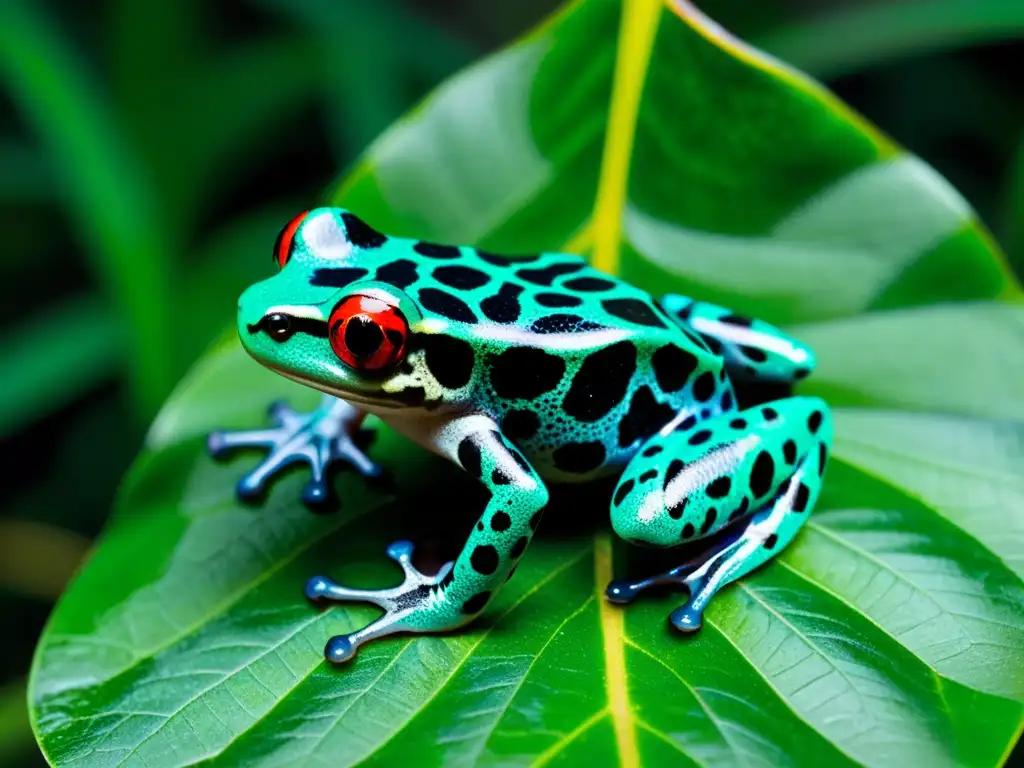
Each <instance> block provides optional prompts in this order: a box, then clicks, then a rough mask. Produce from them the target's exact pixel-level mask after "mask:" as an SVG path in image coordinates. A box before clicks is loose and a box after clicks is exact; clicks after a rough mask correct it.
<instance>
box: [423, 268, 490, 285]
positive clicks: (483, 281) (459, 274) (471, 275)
mask: <svg viewBox="0 0 1024 768" xmlns="http://www.w3.org/2000/svg"><path fill="white" fill-rule="evenodd" d="M433 274H434V279H435V280H437V282H439V283H443V284H444V285H447V286H448V287H449V288H457V289H459V290H462V291H471V290H473V289H474V288H480V287H482V286H484V285H487V283H489V282H490V281H491V278H490V277H488V276H487V274H485V273H484V272H481V271H480V270H479V269H473V268H472V267H465V266H462V265H461V264H445V265H444V266H441V267H438V268H437V269H435V270H434V273H433Z"/></svg>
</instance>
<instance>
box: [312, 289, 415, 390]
mask: <svg viewBox="0 0 1024 768" xmlns="http://www.w3.org/2000/svg"><path fill="white" fill-rule="evenodd" d="M327 327H328V337H329V339H330V342H331V348H332V349H333V350H334V353H335V354H336V355H337V356H338V357H339V358H340V359H341V361H342V362H343V363H345V365H347V366H349V367H350V368H355V369H356V370H359V371H365V372H371V373H372V372H383V371H385V370H387V369H389V368H391V367H393V366H394V365H396V364H397V363H398V362H399V361H400V360H401V359H402V358H403V357H404V356H405V346H406V338H407V336H408V334H409V326H408V324H407V323H406V320H405V316H404V315H403V314H402V313H401V311H400V310H399V309H398V308H397V307H395V306H392V305H391V304H389V303H387V302H386V301H384V300H383V299H380V298H377V297H376V296H363V295H360V294H356V295H352V296H348V297H346V298H344V299H342V300H341V301H340V302H338V304H337V306H335V307H334V310H333V311H332V312H331V317H330V320H328V323H327Z"/></svg>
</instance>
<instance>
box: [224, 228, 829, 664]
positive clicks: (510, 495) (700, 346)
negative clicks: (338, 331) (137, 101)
mask: <svg viewBox="0 0 1024 768" xmlns="http://www.w3.org/2000/svg"><path fill="white" fill-rule="evenodd" d="M353 294H360V295H374V296H377V297H386V298H387V300H388V301H389V302H390V303H392V304H394V305H396V306H397V307H398V308H399V309H400V311H401V313H402V314H403V315H404V317H405V319H406V320H407V321H408V325H409V335H408V337H407V348H406V354H405V356H404V359H403V360H400V361H396V364H395V365H394V366H393V367H391V368H390V369H389V370H387V371H383V372H379V373H376V374H372V375H367V374H365V373H361V372H360V371H358V370H356V369H355V368H353V367H350V366H348V365H346V364H345V363H344V362H342V360H341V359H340V358H339V357H338V355H337V354H336V353H335V351H334V350H333V349H332V347H331V345H330V343H329V341H328V338H327V320H328V318H329V317H330V315H331V311H332V309H333V308H334V307H336V306H337V305H338V304H339V303H340V302H341V301H342V300H344V299H345V298H346V297H348V296H351V295H353ZM272 315H286V316H288V317H289V318H290V319H291V325H290V326H289V328H290V330H289V332H288V333H286V334H282V335H279V336H278V337H275V336H274V335H272V334H271V333H268V332H267V328H268V327H269V326H268V325H267V323H268V322H269V321H268V320H267V319H266V318H269V317H270V316H272ZM239 334H240V336H241V338H242V341H243V344H244V345H245V348H246V349H247V350H248V351H249V352H250V354H252V355H253V357H255V358H256V359H257V360H259V361H260V362H262V363H263V364H264V365H267V366H268V367H270V368H272V369H273V370H276V371H278V372H280V373H282V374H284V375H287V376H289V377H290V378H293V379H296V380H298V381H301V382H303V383H306V384H308V385H310V386H313V387H316V388H318V389H320V390H322V391H324V392H326V393H328V394H329V395H334V396H336V397H338V398H343V399H344V400H345V401H347V403H348V404H350V405H345V404H341V405H332V404H331V401H326V402H325V405H324V406H323V408H322V409H321V411H320V412H319V413H318V414H314V415H313V416H312V417H299V416H298V415H296V414H292V413H291V412H285V413H284V415H283V416H282V415H281V414H280V413H279V414H278V419H277V420H278V422H279V426H278V431H276V432H275V431H274V430H265V431H257V432H252V433H245V434H243V435H241V436H239V435H237V434H236V435H225V434H219V433H218V434H217V435H214V436H211V447H212V448H213V449H214V450H215V452H217V453H219V452H221V450H223V449H224V448H225V447H234V446H236V445H247V444H260V445H265V446H268V447H270V448H271V456H270V457H268V461H267V462H264V464H263V465H261V466H260V467H259V468H257V470H256V471H255V472H254V473H253V475H252V476H250V477H249V478H247V479H246V480H244V481H243V484H242V486H241V487H240V492H245V493H248V492H249V491H252V490H253V489H254V488H256V489H258V488H259V487H262V484H263V482H264V481H265V480H266V479H267V477H269V476H270V475H271V474H273V472H274V471H276V469H277V468H278V467H279V466H281V465H283V464H284V463H287V462H288V461H291V460H296V459H304V460H307V461H309V463H310V464H311V465H312V466H313V468H314V474H315V476H316V475H317V473H319V476H321V477H322V475H323V469H324V467H325V465H326V464H327V463H328V462H329V461H330V460H333V459H336V458H340V459H344V460H347V461H349V462H351V463H353V464H355V465H356V466H357V468H360V469H361V470H362V471H364V473H366V474H374V473H375V472H376V471H377V469H376V467H375V465H374V464H373V463H372V462H371V461H370V460H369V459H368V458H366V457H365V455H363V454H362V452H361V451H359V450H358V449H357V448H355V447H354V445H352V444H351V441H350V440H349V439H348V438H349V436H350V432H351V428H350V427H352V426H353V425H355V426H357V425H358V421H359V416H358V411H364V412H370V413H375V414H377V415H378V416H380V417H381V418H383V419H384V420H386V421H387V422H388V423H389V424H391V425H392V426H393V427H394V428H396V429H397V430H398V431H400V432H403V433H405V434H407V435H409V436H410V437H412V438H413V439H415V440H417V441H418V442H420V443H421V444H423V445H424V446H426V447H428V448H429V449H431V450H434V451H436V452H438V453H440V454H442V455H444V456H446V457H448V458H450V459H451V460H452V461H454V462H456V463H458V464H459V465H460V466H462V467H463V468H464V469H466V471H468V472H470V473H471V474H472V475H474V476H475V477H477V478H478V479H479V480H480V481H481V482H482V483H483V484H484V485H485V486H486V487H487V488H488V490H489V491H490V493H491V498H490V501H489V503H488V504H487V508H486V509H485V510H484V513H483V515H482V517H481V518H480V522H479V523H478V524H477V526H476V527H475V528H474V530H473V532H472V534H471V536H470V538H469V541H468V542H467V543H466V546H465V548H464V549H463V551H462V553H461V554H460V555H459V557H458V559H457V560H456V561H455V562H454V564H451V565H450V567H449V566H446V567H445V568H444V569H442V572H441V573H440V574H438V576H436V577H426V576H423V575H422V574H420V573H418V572H417V571H415V569H413V568H412V566H411V564H410V562H409V553H410V552H411V545H409V544H407V543H404V542H400V543H398V544H397V545H395V546H393V547H392V549H391V550H390V551H389V554H390V555H391V556H392V557H394V558H395V559H396V560H398V561H399V563H400V564H401V565H402V567H403V568H404V569H405V571H406V577H407V578H406V582H405V583H404V584H403V585H401V586H399V587H396V588H394V589H391V590H383V591H362V590H352V589H348V588H345V587H341V586H339V585H337V584H334V583H333V582H331V581H330V580H329V579H326V578H324V577H318V578H315V579H313V580H311V581H310V583H309V585H308V586H307V594H308V595H309V597H310V598H312V599H315V600H330V599H334V600H368V601H370V602H374V603H377V604H378V605H381V606H382V607H383V608H384V609H385V615H384V616H382V617H381V619H379V620H378V621H377V622H374V623H373V624H371V625H370V626H369V627H367V628H365V629H364V630H360V631H359V632H356V633H353V634H352V635H345V636H338V637H335V638H332V639H331V641H330V642H329V643H328V646H327V657H328V658H329V659H331V660H333V661H344V660H346V659H349V658H351V657H352V655H353V654H354V653H355V650H356V648H357V647H358V645H359V644H360V643H362V642H364V641H366V640H368V639H370V638H373V637H378V636H380V635H384V634H390V633H392V632H396V631H416V632H432V631H441V630H445V629H450V628H453V627H456V626H459V625H460V624H463V623H465V622H467V621H469V620H471V619H472V618H473V617H474V616H476V615H477V614H479V613H480V611H482V610H483V608H484V606H485V605H486V604H487V603H488V601H489V600H490V599H491V598H492V597H493V596H494V594H495V593H496V592H497V591H498V589H499V588H500V587H501V585H502V584H503V583H504V582H505V581H506V580H507V579H508V578H509V577H510V576H511V573H512V571H513V570H514V568H515V565H516V563H517V562H518V560H519V558H520V557H522V555H523V553H524V551H525V550H526V546H527V544H528V543H529V540H530V538H531V536H532V534H533V532H534V530H535V529H536V526H537V523H538V521H539V519H540V515H541V513H542V511H543V509H544V506H545V505H546V503H547V499H548V492H547V489H546V487H545V480H548V481H558V482H583V481H587V480H591V479H593V478H595V477H598V476H601V475H606V474H609V473H620V474H621V477H620V479H619V481H618V485H617V487H616V490H615V493H614V496H613V500H612V507H611V513H612V523H613V526H614V529H615V531H616V532H617V533H618V534H619V535H620V536H622V537H624V538H625V539H627V540H629V541H633V542H637V543H644V544H650V545H656V546H663V547H668V546H674V545H678V544H683V543H685V542H687V541H691V540H694V539H698V538H701V537H704V536H708V535H711V534H714V533H715V532H717V531H719V530H720V529H722V528H723V527H725V526H727V525H728V524H729V523H731V522H734V521H736V523H737V525H736V536H734V537H733V538H732V539H731V541H729V542H728V543H726V544H725V545H723V546H722V547H721V548H720V549H719V550H717V551H716V552H714V553H713V554H712V555H710V556H709V557H708V558H707V560H706V561H704V562H703V563H700V564H698V565H695V566H687V567H683V568H680V569H676V570H674V571H672V572H670V573H668V574H664V575H663V576H660V577H657V578H655V579H651V580H646V581H641V582H636V583H628V582H616V583H613V584H612V585H610V586H609V590H608V597H609V599H610V600H612V601H614V602H628V601H629V600H631V599H632V598H633V597H634V596H635V595H636V594H637V593H638V592H640V591H641V590H643V589H644V588H646V587H647V586H650V585H651V584H655V583H663V582H666V581H679V582H683V583H685V584H686V586H687V587H688V588H689V591H690V599H689V600H688V602H687V603H686V605H684V606H683V607H682V608H680V609H679V610H677V611H676V612H675V613H674V614H673V615H672V621H673V623H674V624H675V625H676V626H677V627H678V628H680V629H683V630H692V629H696V628H697V627H698V626H699V624H700V615H701V613H702V611H703V609H704V607H705V605H706V604H707V602H708V600H709V599H710V598H711V596H713V595H714V593H715V592H716V591H717V590H718V589H720V588H721V587H722V586H723V585H724V584H726V583H728V582H729V581H732V580H734V579H736V578H739V577H740V576H742V575H743V574H745V573H747V572H749V571H750V570H751V569H753V568H755V567H757V566H758V565H760V564H761V563H763V562H764V561H766V560H768V559H769V558H771V557H772V556H774V555H775V554H776V553H777V552H779V551H780V550H781V549H782V548H784V547H785V546H786V544H788V543H789V541H790V540H791V539H792V538H793V536H794V535H795V534H796V532H797V530H798V529H799V528H800V526H801V525H802V524H803V522H804V520H806V518H807V515H808V514H809V513H810V511H811V509H812V507H813V505H814V502H815V500H816V499H817V496H818V492H819V489H820V485H821V478H822V476H823V474H824V468H825V463H826V459H827V455H828V450H829V446H830V442H831V438H832V431H831V419H830V416H829V410H828V407H827V405H826V404H825V403H824V402H822V401H821V400H819V399H817V398H808V397H793V398H786V399H783V400H779V401H776V402H773V403H770V404H769V405H765V406H759V407H757V408H753V409H749V410H746V411H738V410H737V405H736V400H735V396H734V393H733V388H732V381H733V380H734V379H737V378H744V379H748V380H753V381H762V380H763V381H776V382H787V381H793V380H795V379H798V378H802V377H804V376H806V375H808V374H809V373H810V372H811V370H812V369H813V367H814V358H813V355H812V353H811V351H810V350H809V349H807V348H806V347H805V346H803V345H802V344H800V343H799V342H797V341H795V340H794V339H792V338H790V337H788V336H787V335H785V334H784V333H782V332H781V331H779V330H778V329H776V328H774V327H772V326H770V325H768V324H766V323H762V322H760V321H756V320H749V319H746V318H742V317H738V316H736V315H734V314H732V313H731V312H729V311H728V310H726V309H724V308H721V307H716V306H713V305H710V304H705V303H700V302H694V301H692V300H690V299H687V298H684V297H681V296H668V297H665V298H664V299H662V300H661V302H660V303H659V302H655V301H654V300H653V299H652V298H651V297H650V296H649V295H648V294H646V293H645V292H643V291H641V290H639V289H637V288H635V287H633V286H631V285H628V284H626V283H623V282H621V281H619V280H617V279H615V278H613V277H609V276H607V275H604V274H602V273H599V272H597V271H596V270H594V269H592V268H590V267H589V266H587V265H586V263H585V262H584V261H583V260H582V259H580V258H579V257H576V256H568V255H564V254H542V255H540V256H532V257H519V258H514V257H513V258H505V257H497V256H493V255H490V254H486V253H481V252H479V251H477V250H475V249H472V248H456V247H451V246H438V245H433V244H429V243H422V242H418V241H415V240H406V239H398V238H388V237H386V236H384V235H382V234H380V233H377V232H375V231H374V230H372V229H371V228H370V227H369V226H367V225H366V224H365V223H364V222H362V221H360V220H359V219H358V218H356V217H355V216H354V215H352V214H351V213H348V212H346V211H342V210H339V209H330V208H321V209H317V210H314V211H311V212H310V213H309V214H308V215H307V216H306V218H305V219H304V220H303V221H302V224H301V226H300V227H299V228H298V229H297V232H296V234H295V238H294V244H293V246H292V247H291V251H290V255H289V258H288V261H287V264H286V265H285V266H284V268H283V269H282V270H281V271H280V272H279V273H278V274H276V275H275V276H273V277H271V278H270V279H268V280H266V281H264V282H261V283H259V284H257V285H254V286H253V287H251V288H250V289H249V290H247V291H246V292H245V294H244V295H243V296H242V298H241V300H240V302H239ZM353 406H354V407H353ZM332 409H333V415H331V414H332ZM357 409H358V410H357ZM303 418H304V419H305V421H302V419H303ZM338 424H341V425H342V427H341V428H339V427H338V426H337V425H338ZM318 435H319V437H318ZM324 435H327V437H326V438H325V437H324ZM254 436H259V437H260V438H261V441H260V440H256V439H255V438H254ZM318 439H319V442H317V440H318ZM310 446H313V449H310ZM332 450H333V451H334V452H333V453H332ZM254 477H255V480H254V479H253V478H254ZM314 479H316V477H314ZM247 481H248V482H249V485H248V486H246V485H245V483H246V482H247ZM243 495H244V493H243ZM740 521H741V522H740Z"/></svg>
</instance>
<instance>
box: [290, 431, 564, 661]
mask: <svg viewBox="0 0 1024 768" xmlns="http://www.w3.org/2000/svg"><path fill="white" fill-rule="evenodd" d="M431 423H434V424H435V425H436V428H435V429H434V431H433V432H431V431H430V430H429V429H428V426H429V424H431ZM402 426H403V427H404V428H405V429H406V430H409V431H410V432H412V433H415V434H418V437H419V439H421V440H423V442H424V443H426V444H430V445H432V446H433V447H434V449H435V450H437V451H438V452H439V453H441V454H443V455H444V456H446V457H448V458H450V459H451V460H452V461H453V462H455V463H457V464H458V465H459V466H461V467H462V468H463V469H465V470H466V471H467V472H468V473H469V474H471V475H472V476H473V477H475V478H477V479H478V480H480V482H482V483H483V484H484V485H485V486H486V487H487V489H488V490H489V491H490V494H491V497H490V499H489V501H488V503H487V507H486V509H485V510H484V513H483V515H481V517H480V519H479V520H478V522H477V524H476V526H475V527H474V528H473V531H472V532H471V533H470V536H469V540H468V541H467V542H466V544H465V545H464V547H463V549H462V552H461V553H460V554H459V556H458V558H457V559H456V560H455V561H454V563H449V564H448V565H446V566H445V568H443V569H442V570H441V572H440V573H439V574H438V575H437V576H434V577H427V576H424V575H423V574H420V573H419V572H418V571H416V570H415V569H414V568H412V566H411V564H410V563H409V562H403V561H402V560H401V557H402V556H405V557H406V558H407V557H408V555H409V554H410V553H411V545H409V544H408V543H407V542H399V543H398V544H395V545H392V549H394V548H395V547H398V548H399V551H398V552H397V554H394V553H392V552H391V551H390V550H389V554H390V555H391V556H392V557H394V558H395V559H398V560H399V562H400V563H402V565H403V569H404V570H405V575H406V579H405V581H404V582H403V583H402V584H401V585H399V586H398V587H393V588H390V589H385V590H359V589H350V588H348V587H343V586H340V585H338V584H335V583H334V582H332V581H330V580H329V579H326V578H324V577H316V578H314V579H312V580H311V581H310V582H309V585H308V587H307V594H308V595H309V596H310V598H311V599H315V600H337V601H343V602H348V601H362V602H370V603H374V604H376V605H379V606H381V607H383V608H384V609H385V614H384V616H382V617H381V618H380V619H378V620H377V621H375V622H373V623H372V624H370V625H369V626H367V627H364V628H363V629H361V630H359V631H357V632H353V633H351V634H348V635H338V636H336V637H333V638H331V640H329V641H328V643H327V646H326V648H325V655H326V657H327V658H328V660H330V661H333V662H343V661H347V660H349V659H351V658H352V657H353V656H354V655H355V653H356V651H357V650H358V648H359V646H360V645H361V644H362V643H365V642H366V641H368V640H371V639H374V638H378V637H383V636H385V635H390V634H394V633H396V632H420V633H423V632H443V631H446V630H450V629H454V628H456V627H459V626H461V625H463V624H466V623H468V622H470V621H472V620H473V619H474V618H475V617H476V616H477V615H478V614H479V613H480V612H481V611H482V610H483V609H484V607H485V606H486V605H487V603H488V602H490V600H491V599H492V598H493V597H494V595H495V594H497V592H498V590H499V589H500V588H501V586H502V585H503V584H504V583H505V582H506V581H507V580H508V579H509V578H510V577H511V575H512V572H513V571H514V570H515V566H516V564H517V563H518V561H519V558H521V557H522V556H523V553H524V552H525V551H526V547H527V545H528V544H529V542H530V539H531V538H532V537H533V532H534V530H536V528H537V525H538V523H539V521H540V516H541V513H542V511H543V509H544V507H545V505H546V504H547V500H548V492H547V489H546V488H545V487H544V484H543V482H542V481H541V479H540V477H539V476H538V474H537V473H536V471H534V469H533V467H532V466H531V465H530V464H529V462H528V461H527V460H526V458H525V457H524V456H523V455H522V454H521V453H520V452H519V451H518V449H516V448H515V446H513V445H512V444H511V443H510V442H509V441H508V440H507V439H505V437H504V436H503V435H502V434H501V433H500V432H499V431H498V427H497V425H496V424H495V423H494V421H493V420H492V419H491V418H489V417H487V416H483V415H480V414H473V415H469V416H464V417H459V418H455V419H452V420H450V421H448V422H445V423H441V422H439V421H438V420H437V418H436V417H435V418H434V421H433V422H431V421H429V420H426V419H424V420H423V421H422V422H419V423H416V424H415V425H414V424H412V422H408V421H407V422H404V423H403V425H402Z"/></svg>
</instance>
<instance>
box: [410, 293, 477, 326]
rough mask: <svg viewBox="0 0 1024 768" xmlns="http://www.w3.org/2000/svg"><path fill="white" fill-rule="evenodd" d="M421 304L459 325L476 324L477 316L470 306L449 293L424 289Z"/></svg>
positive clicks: (421, 294)
mask: <svg viewBox="0 0 1024 768" xmlns="http://www.w3.org/2000/svg"><path fill="white" fill-rule="evenodd" d="M420 304H422V305H423V307H424V309H428V310H430V311H431V312H436V313H437V314H439V315H441V316H442V317H447V318H448V319H449V320H455V321H456V322H459V323H475V322H476V321H477V320H476V315H475V314H474V313H473V310H472V309H470V308H469V305H468V304H467V303H466V302H464V301H463V300H462V299H458V298H456V297H455V296H452V295H451V294H450V293H448V292H447V291H441V290H438V289H437V288H423V289H421V290H420Z"/></svg>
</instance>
